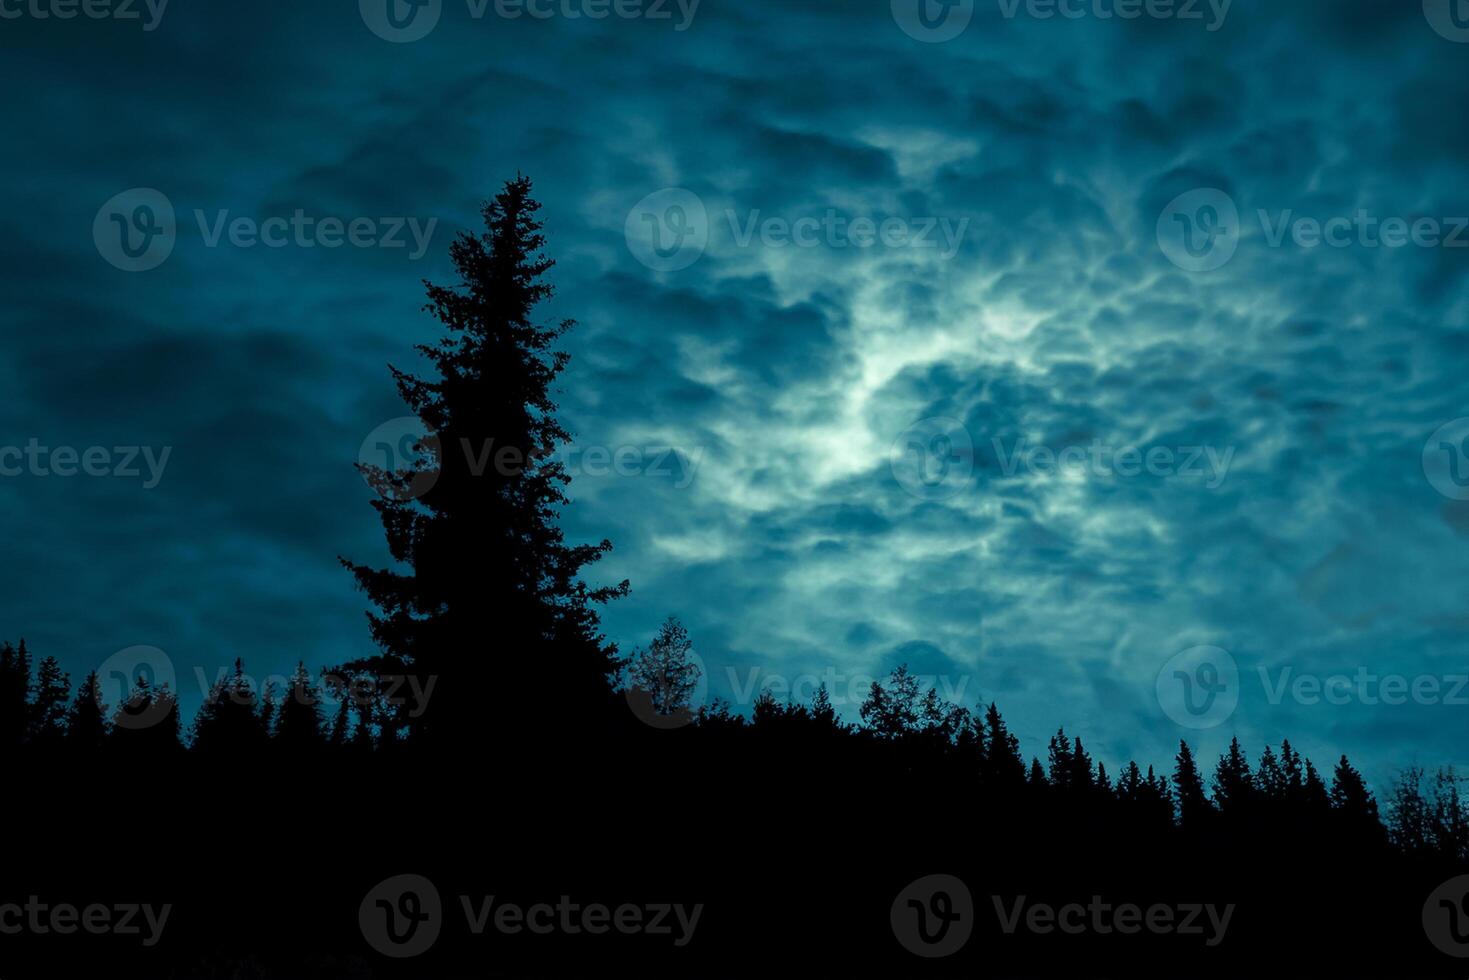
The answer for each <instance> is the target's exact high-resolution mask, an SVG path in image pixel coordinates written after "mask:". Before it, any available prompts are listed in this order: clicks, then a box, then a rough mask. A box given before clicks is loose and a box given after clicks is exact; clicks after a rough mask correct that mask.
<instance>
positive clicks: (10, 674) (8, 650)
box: [0, 640, 31, 758]
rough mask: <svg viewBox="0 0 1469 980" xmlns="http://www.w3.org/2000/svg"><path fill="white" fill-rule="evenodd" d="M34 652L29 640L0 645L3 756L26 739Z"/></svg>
mask: <svg viewBox="0 0 1469 980" xmlns="http://www.w3.org/2000/svg"><path fill="white" fill-rule="evenodd" d="M30 697H31V656H30V653H29V652H28V651H27V650H26V641H25V640H21V641H20V648H19V649H17V648H15V647H13V646H11V645H10V643H8V642H7V643H5V644H4V645H3V646H0V758H4V757H6V756H13V755H15V754H16V753H18V752H19V751H20V748H21V746H22V745H23V744H24V743H25V737H26V728H27V721H28V720H29V717H30Z"/></svg>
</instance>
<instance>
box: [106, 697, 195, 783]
mask: <svg viewBox="0 0 1469 980" xmlns="http://www.w3.org/2000/svg"><path fill="white" fill-rule="evenodd" d="M109 743H110V748H111V750H112V752H113V753H114V754H116V755H122V756H126V757H127V758H129V759H136V760H138V761H140V762H143V763H146V764H154V765H158V764H163V763H167V762H168V761H170V760H171V759H174V758H176V757H177V756H178V755H179V754H180V753H182V752H183V748H184V745H183V740H182V726H181V723H180V720H179V709H178V698H177V697H175V696H174V695H173V693H172V692H171V691H169V689H168V688H167V687H166V686H165V687H161V688H159V689H158V690H156V691H155V690H153V688H152V687H151V686H150V685H149V683H148V679H147V678H146V677H139V678H138V679H137V681H136V682H135V683H134V685H133V689H132V691H130V692H129V693H128V698H127V700H126V701H124V702H123V703H122V704H120V705H118V706H117V709H116V710H115V711H114V712H113V715H112V724H111V726H110V730H109Z"/></svg>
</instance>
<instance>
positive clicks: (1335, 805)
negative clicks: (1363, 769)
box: [1331, 756, 1384, 840]
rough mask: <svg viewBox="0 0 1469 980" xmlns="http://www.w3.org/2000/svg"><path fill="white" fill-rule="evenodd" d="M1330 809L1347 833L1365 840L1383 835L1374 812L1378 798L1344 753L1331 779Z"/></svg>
mask: <svg viewBox="0 0 1469 980" xmlns="http://www.w3.org/2000/svg"><path fill="white" fill-rule="evenodd" d="M1331 809H1332V811H1333V812H1334V813H1335V814H1336V816H1337V820H1338V822H1339V823H1340V825H1341V826H1342V827H1343V828H1344V829H1345V830H1346V832H1347V833H1348V834H1350V835H1353V836H1360V837H1361V838H1362V839H1364V840H1375V839H1377V838H1378V837H1381V836H1383V835H1384V830H1383V827H1382V822H1381V820H1380V819H1379V817H1378V814H1377V800H1376V798H1375V797H1373V795H1372V791H1371V790H1369V789H1368V788H1367V781H1366V780H1364V779H1363V778H1362V774H1361V773H1359V772H1358V771H1357V770H1356V769H1354V768H1353V767H1352V764H1351V763H1350V762H1348V761H1347V757H1346V756H1342V757H1341V761H1340V762H1338V763H1337V764H1336V771H1335V773H1334V774H1333V777H1332V781H1331Z"/></svg>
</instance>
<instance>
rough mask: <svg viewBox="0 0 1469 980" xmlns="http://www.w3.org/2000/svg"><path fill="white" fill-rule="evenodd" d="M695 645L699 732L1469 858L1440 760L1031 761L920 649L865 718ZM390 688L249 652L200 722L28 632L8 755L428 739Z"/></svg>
mask: <svg viewBox="0 0 1469 980" xmlns="http://www.w3.org/2000/svg"><path fill="white" fill-rule="evenodd" d="M691 654H692V641H691V640H690V639H689V636H688V633H687V631H686V630H685V629H684V627H683V626H682V625H681V624H680V623H679V622H678V621H677V620H676V619H674V618H670V619H669V620H668V621H667V622H666V623H665V624H664V625H663V627H662V628H661V629H660V630H659V632H658V635H657V636H656V637H655V638H654V640H653V641H652V643H651V644H650V645H649V647H648V648H647V649H646V650H637V651H635V652H634V654H633V656H632V657H631V658H629V659H628V661H627V662H626V663H625V664H624V665H623V666H624V667H625V671H624V674H623V683H622V685H621V689H622V694H623V695H624V697H625V698H626V700H627V702H628V705H629V706H630V712H629V713H630V714H631V715H633V716H642V715H643V714H644V712H646V711H648V710H649V709H650V708H651V710H652V711H653V712H654V713H655V714H656V716H657V717H658V718H661V719H669V720H671V722H672V723H673V724H674V725H677V726H678V727H685V726H686V727H688V728H689V729H690V730H691V733H693V734H694V736H695V737H701V736H700V735H699V734H698V733H708V737H710V738H722V739H725V740H728V739H730V738H736V739H738V738H741V737H747V738H750V739H760V740H762V741H763V742H765V743H766V744H767V745H768V744H769V743H770V742H771V741H772V740H773V741H774V742H775V743H776V744H779V743H780V742H782V741H787V742H789V743H790V744H791V745H792V747H795V746H797V745H804V746H808V747H809V746H810V745H811V744H813V743H815V744H821V743H822V742H823V741H825V742H826V743H827V744H828V746H832V745H833V744H834V743H835V742H836V741H842V742H846V743H850V745H852V746H864V745H865V746H869V747H870V750H871V751H872V753H873V756H874V761H876V760H877V758H878V757H879V756H880V755H883V754H886V755H889V756H891V755H892V754H893V753H897V754H898V757H899V758H901V760H902V761H903V763H904V764H906V765H917V766H920V767H924V766H928V767H939V766H941V767H943V768H944V769H945V770H947V771H950V772H955V771H957V772H962V773H967V774H968V776H969V778H970V779H971V780H972V786H971V787H970V788H971V789H972V790H974V791H983V792H984V793H985V794H986V796H987V797H988V798H990V799H992V800H996V801H1004V800H1005V799H1007V798H1010V799H1012V800H1013V801H1015V802H1017V803H1022V802H1023V804H1024V806H1025V807H1026V808H1027V809H1034V808H1036V807H1038V806H1040V807H1054V808H1055V809H1056V810H1057V811H1058V812H1067V813H1085V812H1096V813H1102V814H1106V815H1107V816H1108V817H1109V819H1115V820H1118V821H1120V822H1124V823H1127V824H1129V825H1130V826H1132V827H1134V828H1153V829H1155V830H1157V831H1159V832H1166V831H1167V830H1169V829H1175V828H1176V829H1179V830H1185V831H1191V832H1195V833H1201V832H1202V833H1208V832H1210V831H1213V830H1226V829H1227V830H1240V829H1242V828H1254V829H1261V830H1263V829H1266V828H1275V829H1276V830H1282V831H1283V830H1284V829H1286V828H1296V829H1298V830H1301V831H1303V832H1305V831H1309V830H1312V829H1315V830H1318V831H1321V832H1327V833H1329V834H1330V836H1332V837H1333V838H1335V839H1343V838H1345V839H1350V840H1352V841H1353V842H1354V843H1355V845H1356V846H1358V847H1361V848H1366V849H1381V848H1383V847H1392V848H1394V849H1396V850H1398V851H1400V852H1402V853H1404V854H1406V855H1409V856H1414V857H1420V858H1433V859H1438V860H1442V861H1443V862H1445V863H1446V864H1448V865H1453V864H1455V863H1464V862H1469V805H1466V800H1465V797H1464V794H1463V792H1462V791H1461V782H1462V778H1461V777H1459V776H1458V775H1457V774H1456V772H1455V771H1454V770H1453V769H1452V768H1444V769H1440V770H1438V771H1436V772H1435V773H1433V774H1431V775H1430V774H1428V773H1426V772H1425V771H1424V770H1423V769H1421V768H1417V767H1410V768H1408V769H1406V770H1404V771H1403V772H1401V773H1400V775H1399V777H1398V778H1397V779H1396V780H1395V781H1394V783H1393V785H1392V787H1391V788H1390V791H1389V792H1388V793H1387V796H1386V800H1385V801H1384V803H1383V804H1381V805H1380V804H1379V802H1378V800H1377V799H1376V797H1375V795H1374V794H1373V792H1372V791H1371V789H1370V788H1369V787H1368V785H1367V783H1366V782H1365V780H1364V779H1363V777H1362V775H1361V773H1360V772H1358V770H1357V769H1356V768H1355V767H1354V766H1353V765H1352V764H1351V763H1350V762H1349V761H1348V759H1347V758H1346V757H1345V756H1342V757H1341V758H1340V759H1339V760H1338V761H1337V762H1336V764H1335V765H1334V767H1333V768H1332V771H1331V774H1330V777H1329V780H1328V778H1326V777H1324V776H1323V775H1322V773H1321V772H1320V771H1319V770H1318V769H1317V768H1316V766H1315V765H1314V763H1312V761H1311V760H1310V759H1307V758H1303V757H1302V756H1301V754H1300V753H1299V752H1297V751H1296V750H1295V749H1294V748H1293V747H1292V746H1291V744H1290V742H1289V741H1283V742H1282V743H1281V744H1280V746H1278V748H1277V747H1274V746H1268V745H1267V746H1265V747H1264V749H1263V750H1262V751H1261V752H1260V755H1259V757H1258V759H1257V760H1256V761H1255V762H1254V763H1253V764H1252V763H1251V762H1250V760H1249V758H1248V757H1247V756H1246V753H1245V750H1244V749H1243V747H1242V746H1241V745H1240V743H1239V740H1238V739H1234V740H1232V741H1231V742H1230V745H1229V748H1228V750H1227V751H1226V752H1225V753H1224V754H1223V755H1221V756H1220V757H1219V759H1218V760H1217V761H1216V762H1215V763H1214V765H1213V767H1212V772H1211V771H1209V769H1208V767H1207V766H1205V765H1201V764H1200V762H1199V761H1198V760H1197V759H1196V758H1195V756H1194V753H1193V750H1192V748H1191V747H1190V746H1189V744H1188V743H1187V741H1180V742H1179V747H1178V754H1177V755H1176V756H1175V758H1174V759H1173V765H1172V767H1171V770H1170V771H1169V772H1168V773H1167V774H1164V773H1160V772H1158V771H1157V770H1156V769H1155V768H1154V766H1152V765H1148V766H1146V768H1144V767H1143V766H1142V765H1139V763H1137V762H1129V763H1128V764H1127V765H1126V766H1124V767H1122V769H1121V770H1120V771H1118V772H1117V773H1115V775H1114V774H1113V773H1110V772H1109V771H1108V770H1107V767H1106V764H1105V763H1104V762H1099V761H1095V760H1094V759H1093V758H1092V756H1091V755H1090V753H1089V752H1088V751H1087V749H1086V747H1085V745H1084V744H1083V742H1082V739H1081V738H1080V737H1076V738H1072V737H1070V736H1068V735H1067V734H1066V732H1065V729H1064V728H1062V729H1059V730H1058V731H1057V732H1056V734H1055V735H1053V736H1051V738H1050V740H1049V743H1048V745H1047V746H1046V753H1045V758H1044V759H1042V758H1040V757H1039V756H1032V757H1031V758H1030V761H1029V763H1027V762H1026V760H1025V756H1024V755H1023V753H1022V750H1021V745H1020V742H1019V740H1018V738H1017V737H1016V736H1015V735H1014V734H1012V733H1011V732H1010V730H1009V729H1008V727H1007V726H1006V724H1005V721H1004V719H1003V717H1002V716H1001V714H1000V711H999V708H998V707H997V706H996V705H995V704H993V703H991V704H989V705H987V706H981V707H980V708H979V709H978V710H975V711H971V710H970V709H969V708H966V707H963V706H960V705H955V704H952V703H950V702H948V701H946V700H944V699H943V698H941V697H940V696H939V695H938V693H937V691H936V690H935V689H934V688H932V687H924V686H923V685H922V684H921V683H920V680H919V678H918V677H917V676H915V675H914V674H912V673H911V672H910V671H909V670H908V668H907V666H906V665H903V666H899V667H898V668H897V669H895V670H894V671H893V672H892V674H891V675H890V676H889V677H888V678H887V679H886V680H885V681H884V682H881V683H878V682H874V683H873V684H872V686H871V688H870V690H869V692H868V694H867V697H866V699H865V700H864V701H863V703H862V705H861V708H860V712H859V714H860V718H861V720H860V722H858V723H855V724H853V723H847V722H844V721H843V720H841V719H840V718H839V717H838V716H837V713H836V711H835V709H834V708H833V706H832V702H831V698H830V696H829V694H828V692H827V690H826V687H825V685H822V686H821V687H820V688H818V690H817V692H816V694H815V696H814V697H813V699H812V701H811V703H810V704H806V705H802V704H788V703H783V702H781V701H780V700H778V699H777V698H776V697H775V696H774V695H773V694H772V693H771V692H770V691H768V690H767V691H763V692H761V694H760V695H759V697H757V698H756V699H755V701H754V703H753V706H752V710H751V712H750V715H749V717H745V716H743V715H740V714H737V713H735V712H733V711H732V710H731V705H730V704H729V703H728V702H726V701H723V700H719V699H716V700H715V701H713V702H712V703H711V704H709V705H703V706H697V707H696V706H693V705H691V704H690V697H691V695H692V694H693V691H694V689H695V687H696V686H697V684H698V680H699V676H698V671H699V668H698V666H697V665H696V664H695V663H694V662H693V661H692V659H691ZM388 690H389V688H388V686H387V684H386V683H385V682H384V679H382V678H376V677H372V678H369V677H365V676H358V677H356V678H353V679H352V681H351V682H347V683H345V684H344V682H343V681H341V680H340V679H339V678H336V677H333V678H332V679H331V681H329V682H326V683H322V682H319V681H318V680H317V679H316V678H315V677H313V675H312V674H311V673H310V672H309V671H308V670H307V669H306V667H305V666H304V665H303V664H298V665H297V667H296V670H295V672H294V673H293V675H292V676H291V678H290V681H289V684H288V685H287V686H286V688H285V689H284V690H281V691H276V690H274V689H272V688H267V689H266V690H265V691H263V692H262V691H260V690H258V688H257V685H256V682H255V681H254V680H253V679H252V678H251V677H250V676H249V675H247V674H246V673H245V671H244V665H243V664H242V663H241V662H239V661H236V663H235V666H234V669H233V671H232V672H229V673H227V674H226V675H225V676H223V677H221V678H220V679H219V680H218V681H216V683H215V684H214V686H213V688H212V689H211V690H210V692H209V694H208V696H207V697H206V698H205V700H204V702H203V704H202V705H201V707H200V709H199V710H198V712H197V713H196V715H195V717H194V718H193V720H192V722H191V723H190V724H189V725H188V726H185V725H184V724H183V722H182V720H181V713H180V710H179V705H178V698H177V696H176V695H175V694H174V693H173V692H171V691H169V690H168V689H167V687H166V686H165V687H162V688H159V689H156V690H155V689H154V688H153V687H152V686H151V685H150V684H149V682H148V680H147V679H146V678H142V677H140V678H138V679H137V680H136V681H135V682H134V686H133V690H132V691H131V693H130V696H129V697H128V698H126V699H125V700H123V701H122V702H121V703H119V704H117V705H115V706H113V705H109V704H107V703H106V698H105V696H104V693H103V684H102V683H101V681H100V680H99V678H98V676H97V674H96V673H95V672H93V673H89V674H88V675H87V676H86V677H85V678H84V679H83V680H82V682H81V683H80V684H79V685H78V686H77V688H76V690H75V691H74V692H73V691H72V687H71V682H70V678H69V677H68V675H67V674H66V673H65V672H63V671H62V669H61V667H60V664H59V663H58V662H57V660H56V658H55V657H52V656H47V657H45V658H43V659H41V660H40V661H39V663H38V664H34V665H33V663H32V656H31V654H30V652H29V650H28V649H27V646H26V643H25V641H24V640H22V641H21V642H20V643H19V645H13V644H11V643H9V642H6V643H4V644H3V645H0V758H3V759H16V758H21V757H25V756H30V757H32V758H36V759H42V760H48V761H59V762H66V761H72V762H85V761H87V760H88V759H95V760H106V761H118V762H126V763H136V762H163V761H167V760H168V759H169V758H175V759H179V760H182V759H183V758H185V757H186V756H191V757H194V758H204V759H209V758H213V757H231V758H240V757H245V758H249V757H252V756H255V755H266V754H278V755H279V757H281V758H290V759H295V760H301V759H308V758H312V757H321V756H323V755H324V754H326V753H343V754H350V755H352V756H353V757H356V758H358V759H367V758H371V757H388V756H391V755H393V754H397V753H407V752H410V751H411V749H410V745H409V743H408V739H409V738H410V736H409V734H408V729H409V725H410V723H409V719H408V718H407V717H406V713H405V712H404V711H403V710H402V708H403V707H404V706H403V705H402V704H401V703H400V702H401V699H399V698H396V697H394V696H391V695H390V694H389V693H388ZM644 720H647V719H646V718H644ZM655 727H656V725H655ZM858 751H862V750H861V749H860V748H859V749H858Z"/></svg>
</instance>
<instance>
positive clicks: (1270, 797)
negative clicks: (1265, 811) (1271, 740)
mask: <svg viewBox="0 0 1469 980" xmlns="http://www.w3.org/2000/svg"><path fill="white" fill-rule="evenodd" d="M1255 791H1256V793H1257V794H1258V795H1259V797H1260V799H1262V800H1264V801H1265V802H1266V803H1269V804H1271V805H1272V806H1275V805H1279V804H1281V803H1283V802H1284V801H1285V794H1286V775H1285V770H1284V769H1282V768H1281V765H1280V762H1279V760H1277V759H1276V758H1275V752H1274V750H1272V749H1271V748H1270V746H1268V745H1267V746H1265V750H1264V751H1263V752H1261V753H1260V763H1259V765H1257V766H1256V767H1255Z"/></svg>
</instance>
